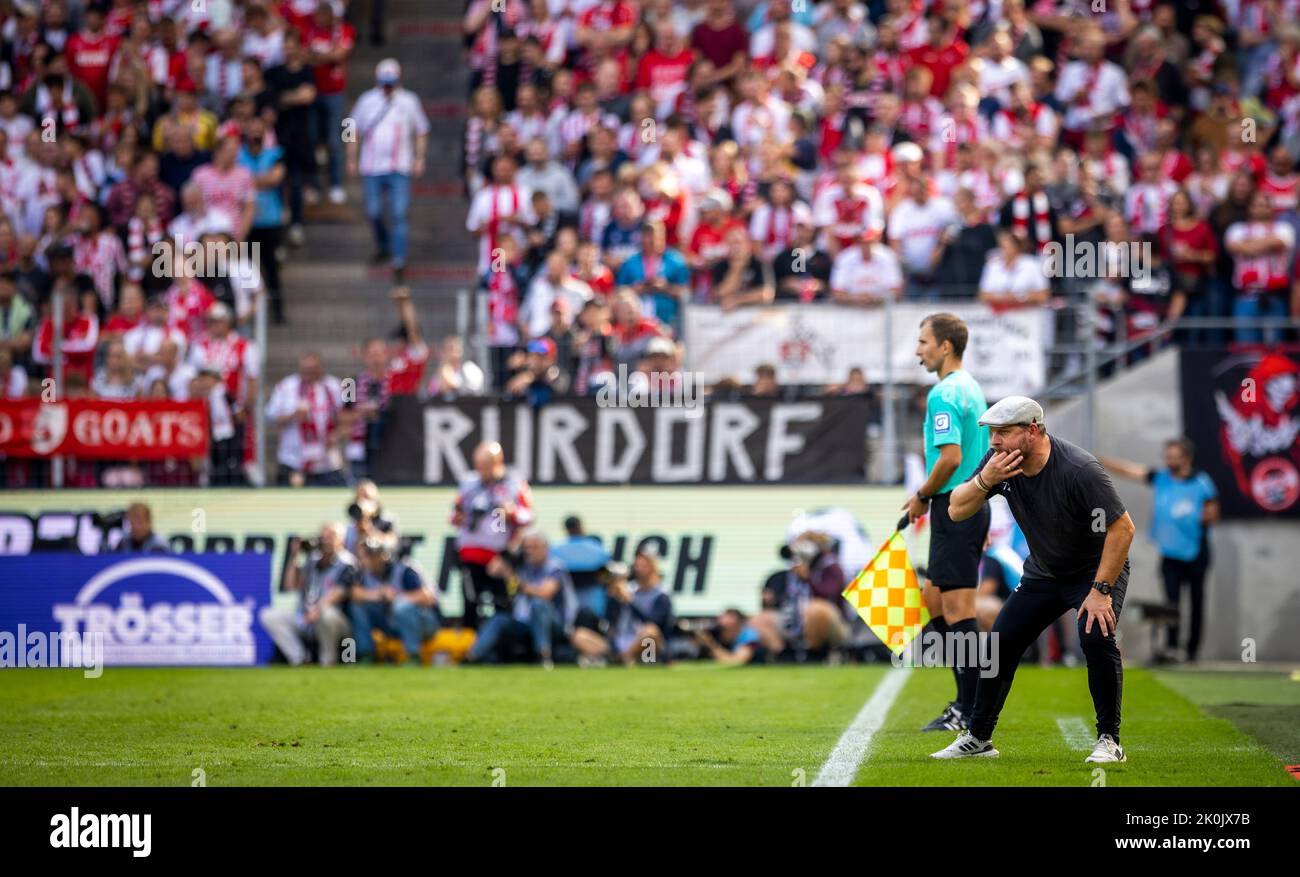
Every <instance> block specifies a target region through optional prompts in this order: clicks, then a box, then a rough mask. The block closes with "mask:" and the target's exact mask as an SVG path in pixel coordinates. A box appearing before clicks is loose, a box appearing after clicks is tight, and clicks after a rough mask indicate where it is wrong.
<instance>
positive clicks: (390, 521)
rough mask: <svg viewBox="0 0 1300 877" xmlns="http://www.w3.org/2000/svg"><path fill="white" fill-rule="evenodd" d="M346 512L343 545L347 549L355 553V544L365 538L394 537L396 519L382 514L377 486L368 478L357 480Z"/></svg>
mask: <svg viewBox="0 0 1300 877" xmlns="http://www.w3.org/2000/svg"><path fill="white" fill-rule="evenodd" d="M347 513H348V520H349V523H348V529H347V534H346V535H345V536H344V537H343V546H344V547H345V548H347V550H348V551H351V552H352V553H354V554H355V553H356V552H357V546H359V545H361V544H362V543H364V542H365V541H366V540H367V539H386V538H389V537H393V538H396V530H397V521H396V519H394V518H393V517H392V516H390V515H386V514H384V510H383V507H382V506H380V504H379V487H378V486H376V484H375V482H373V481H371V480H370V479H369V478H363V479H361V480H360V481H358V482H357V492H356V495H355V496H354V497H353V501H352V505H350V506H348V508H347ZM399 553H400V552H399Z"/></svg>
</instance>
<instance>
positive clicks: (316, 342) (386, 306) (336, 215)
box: [266, 0, 474, 447]
mask: <svg viewBox="0 0 1300 877" xmlns="http://www.w3.org/2000/svg"><path fill="white" fill-rule="evenodd" d="M370 3H371V0H355V2H354V3H353V4H352V6H354V7H356V14H355V15H354V16H353V19H352V20H353V22H354V24H355V26H356V28H357V47H356V50H355V51H354V52H353V55H352V59H351V63H350V65H349V70H348V94H349V106H348V111H350V110H351V101H354V100H355V99H356V97H357V95H359V94H360V93H361V91H363V90H365V89H366V88H369V87H371V86H372V85H373V84H374V69H375V64H376V63H378V62H379V60H380V59H382V58H386V57H394V58H396V59H397V60H398V61H400V62H401V64H402V74H403V80H404V81H403V84H404V85H405V87H407V88H410V89H412V90H413V91H415V93H416V94H417V95H419V96H420V98H421V99H422V100H423V101H424V104H425V112H426V114H427V115H428V116H429V122H430V124H431V126H432V131H431V132H430V135H429V151H428V155H427V160H426V165H427V169H426V171H425V174H424V177H423V178H422V179H420V180H417V181H415V183H414V185H413V187H412V197H411V212H410V256H409V262H410V266H409V268H408V271H407V284H408V285H409V286H410V287H411V295H412V299H413V301H414V303H415V307H416V312H417V314H418V317H419V321H420V327H421V330H422V332H423V334H424V337H425V338H426V339H429V340H434V339H437V338H440V337H441V336H442V335H444V334H447V333H449V332H452V331H454V330H455V327H456V291H457V290H459V289H465V288H468V287H470V286H471V285H472V281H473V253H474V249H473V246H474V244H473V240H472V239H471V237H470V235H469V234H468V233H467V232H466V231H465V203H464V201H463V198H462V187H461V177H460V169H459V164H460V151H461V132H462V126H463V124H464V107H465V100H466V92H467V89H468V80H469V71H468V69H467V68H466V65H465V64H464V62H463V60H462V52H461V37H460V20H461V10H462V7H461V5H460V4H459V3H458V2H455V0H387V6H388V14H387V27H386V29H385V30H386V34H385V38H386V39H385V43H384V45H382V46H375V45H373V43H372V41H371V33H370ZM346 188H347V193H348V202H347V204H346V205H343V206H341V207H336V206H333V205H330V204H328V202H325V201H324V199H322V203H321V204H320V205H318V206H316V207H314V208H312V207H308V208H307V220H308V221H307V223H306V225H305V230H306V234H307V241H306V244H305V246H303V247H302V248H301V249H298V250H296V251H291V252H290V256H289V260H288V262H287V263H286V265H285V270H284V272H283V284H284V297H285V314H286V316H287V317H288V324H287V325H284V326H270V327H269V343H268V350H267V361H266V377H267V380H268V381H269V382H270V383H268V389H269V386H270V384H271V383H274V382H275V381H278V380H279V379H280V378H282V377H284V376H285V375H287V374H290V373H292V372H293V371H294V370H295V369H296V368H297V360H298V357H299V356H300V355H301V354H302V353H304V352H305V351H308V350H312V349H315V350H319V351H320V352H321V354H322V355H323V357H324V360H325V367H326V369H327V371H328V372H329V373H331V374H334V375H336V376H338V377H340V378H342V377H346V376H349V375H352V374H355V373H356V371H357V369H358V367H359V363H358V361H357V358H356V356H355V353H354V349H355V348H356V347H357V346H358V345H359V344H360V342H361V341H362V340H363V339H364V338H366V337H367V336H370V335H386V334H388V333H389V332H390V331H392V329H394V328H395V327H396V326H397V325H398V321H397V312H396V309H395V308H394V306H393V304H392V302H391V300H390V299H389V295H388V294H389V292H390V291H391V289H392V280H391V271H390V269H388V268H387V266H384V267H382V268H371V267H370V266H369V264H368V262H369V258H370V256H371V254H372V252H373V249H374V244H373V238H372V235H371V233H370V227H369V225H368V223H367V222H366V219H365V211H364V209H363V207H362V195H361V184H360V181H359V180H357V179H349V180H347V181H346ZM322 194H323V193H322ZM272 447H273V446H272Z"/></svg>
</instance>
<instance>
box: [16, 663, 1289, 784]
mask: <svg viewBox="0 0 1300 877" xmlns="http://www.w3.org/2000/svg"><path fill="white" fill-rule="evenodd" d="M885 672H887V668H883V667H870V666H867V667H763V668H743V669H725V668H718V667H713V666H702V665H678V666H674V667H668V668H635V669H616V668H609V669H605V670H594V671H583V670H578V669H576V668H565V667H561V668H558V669H556V670H554V671H551V672H546V671H543V670H541V669H540V668H536V667H502V668H455V669H439V670H430V669H428V668H423V669H420V668H399V667H345V668H336V669H330V670H324V669H320V668H302V669H289V668H283V667H279V668H263V669H247V670H216V669H202V670H201V669H183V670H182V669H109V670H107V671H106V672H105V673H104V675H103V677H102V678H100V679H96V680H88V679H85V678H83V677H82V675H81V673H80V672H78V671H62V670H9V671H5V672H3V673H0V704H3V705H4V708H3V709H0V784H3V785H10V786H12V785H160V786H188V785H190V784H191V783H192V782H194V777H195V776H196V774H195V771H196V770H197V769H201V770H202V771H203V776H204V777H205V779H206V783H207V784H208V785H210V786H232V785H491V784H493V783H494V782H496V783H498V784H500V783H502V782H504V783H505V784H506V785H512V786H513V785H758V786H791V785H799V784H801V783H802V784H808V785H811V784H812V782H813V779H814V778H815V777H816V775H817V773H818V771H819V769H820V767H821V766H822V764H823V763H824V762H825V761H826V758H827V756H828V755H829V754H830V752H831V750H832V749H833V747H834V746H835V744H836V742H837V740H838V739H839V737H840V735H841V734H842V733H843V732H844V730H845V728H846V727H847V726H848V725H849V723H850V722H852V720H853V718H854V716H855V715H856V714H857V713H858V711H859V710H860V709H861V707H862V705H863V703H864V702H865V701H866V699H867V698H868V697H869V695H870V694H871V691H872V690H873V688H874V686H875V685H876V684H877V683H878V682H879V681H880V679H881V678H882V676H883V674H884V673H885ZM1124 682H1125V685H1124V730H1123V742H1124V745H1125V748H1126V749H1127V750H1128V753H1129V759H1130V760H1129V763H1128V764H1123V765H1108V766H1107V770H1106V774H1105V777H1104V779H1105V782H1106V784H1107V785H1110V786H1148V785H1175V786H1179V785H1181V786H1214V785H1234V786H1254V785H1284V786H1286V785H1290V786H1296V785H1300V784H1297V782H1296V780H1295V779H1293V778H1292V777H1291V776H1290V775H1289V774H1288V773H1287V772H1286V771H1285V769H1284V766H1285V765H1287V764H1296V763H1300V732H1297V730H1296V729H1297V728H1300V682H1294V681H1292V680H1291V679H1290V678H1289V677H1288V676H1287V675H1285V674H1264V673H1252V674H1214V673H1192V672H1171V673H1160V674H1155V673H1151V672H1147V671H1144V670H1136V669H1133V670H1129V671H1128V672H1127V673H1126V674H1125V680H1124ZM951 690H952V676H951V674H950V673H949V672H947V671H944V670H915V671H909V676H908V679H907V681H906V683H905V685H904V687H903V689H902V692H901V694H900V695H899V696H898V698H897V700H896V701H895V702H894V704H893V707H892V709H891V710H890V711H889V713H888V716H887V718H886V721H885V724H884V726H883V728H882V729H881V731H880V732H879V733H878V734H877V736H876V738H875V740H874V741H873V743H872V745H871V747H870V749H869V750H868V752H867V754H866V757H865V758H864V760H863V762H862V764H861V767H860V768H859V770H858V773H857V776H856V783H857V784H859V785H933V786H952V785H1007V786H1022V785H1064V786H1071V785H1091V784H1093V783H1095V782H1096V781H1097V777H1096V776H1095V775H1094V773H1093V770H1092V769H1093V767H1094V766H1093V765H1085V764H1084V763H1083V758H1084V756H1085V755H1086V754H1087V752H1086V750H1083V749H1080V747H1081V746H1084V745H1086V744H1087V741H1088V738H1089V737H1091V735H1092V733H1093V731H1092V726H1093V718H1092V704H1091V701H1090V699H1089V697H1088V690H1087V685H1086V682H1085V678H1084V671H1082V670H1066V669H1050V670H1045V669H1039V668H1036V667H1026V668H1024V669H1022V670H1021V671H1020V673H1019V674H1018V675H1017V677H1016V684H1015V688H1014V689H1013V691H1012V693H1011V698H1010V700H1009V701H1008V704H1007V708H1006V710H1005V712H1004V713H1003V716H1002V721H1001V724H1000V726H999V728H998V732H997V735H996V737H995V743H996V745H997V746H998V748H999V749H1000V750H1001V751H1002V757H1001V758H999V759H979V760H972V761H963V762H957V763H952V762H948V763H941V762H935V761H933V760H931V759H928V758H927V757H926V756H927V755H928V754H929V753H930V752H932V751H934V750H936V749H939V748H941V747H942V746H944V745H946V744H947V743H948V742H949V741H950V740H951V738H952V735H950V734H921V733H919V732H918V731H917V728H919V727H920V726H921V725H922V724H924V722H926V721H927V720H929V719H930V718H933V716H934V715H935V714H936V713H937V711H938V710H939V709H940V708H941V707H942V705H943V704H944V703H945V702H946V700H947V699H948V697H949V696H950V694H951ZM498 769H499V770H498ZM502 771H504V773H502Z"/></svg>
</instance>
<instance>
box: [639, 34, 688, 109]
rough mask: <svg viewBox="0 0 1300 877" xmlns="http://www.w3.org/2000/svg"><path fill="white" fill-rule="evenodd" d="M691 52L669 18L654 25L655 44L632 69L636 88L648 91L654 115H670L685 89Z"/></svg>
mask: <svg viewBox="0 0 1300 877" xmlns="http://www.w3.org/2000/svg"><path fill="white" fill-rule="evenodd" d="M694 62H695V55H694V54H693V53H692V52H691V50H690V49H689V48H688V47H687V45H686V41H685V40H683V39H682V36H681V34H679V33H678V32H677V29H676V28H675V27H674V26H673V23H672V21H671V20H669V19H664V20H663V21H661V22H659V26H658V27H657V28H655V47H654V48H653V49H651V50H650V51H649V52H646V54H645V56H644V57H643V58H642V59H641V63H640V64H639V65H638V66H637V71H636V87H637V89H638V90H645V91H647V92H649V94H650V99H651V100H653V101H654V104H655V116H656V117H657V118H660V119H663V118H665V117H667V116H668V115H670V114H671V113H672V111H673V108H674V107H675V106H676V104H677V98H678V96H680V95H681V93H682V92H684V91H685V90H686V87H687V79H688V77H689V76H690V72H691V64H693V63H694Z"/></svg>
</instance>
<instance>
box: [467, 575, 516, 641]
mask: <svg viewBox="0 0 1300 877" xmlns="http://www.w3.org/2000/svg"><path fill="white" fill-rule="evenodd" d="M460 587H461V594H462V596H463V597H464V599H465V609H464V612H463V613H462V615H461V624H462V625H464V626H465V627H468V628H469V629H470V630H478V622H479V617H478V610H479V603H480V602H481V601H482V600H483V597H482V595H483V594H490V595H491V597H492V603H493V605H494V606H496V609H497V611H498V612H500V611H502V610H508V609H509V608H510V594H509V591H508V589H507V586H506V582H505V580H504V579H499V578H497V577H496V576H493V575H490V574H489V573H488V571H487V565H486V564H483V563H465V562H462V563H461V567H460Z"/></svg>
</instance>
